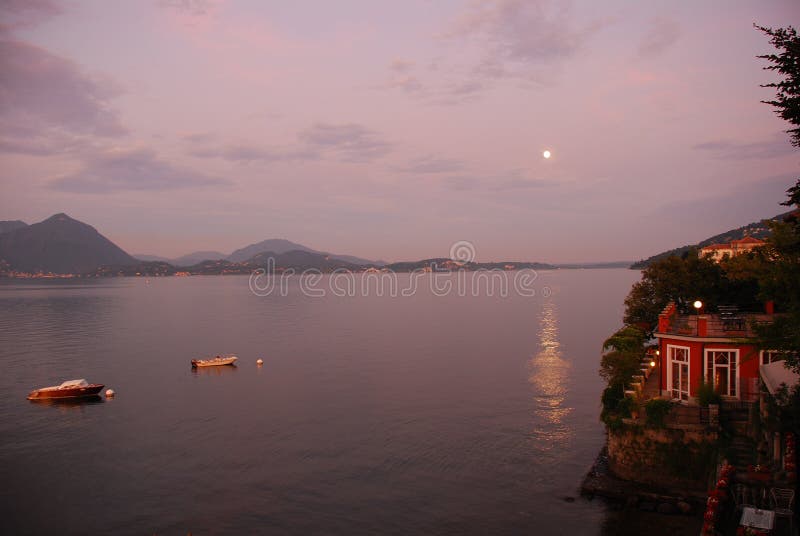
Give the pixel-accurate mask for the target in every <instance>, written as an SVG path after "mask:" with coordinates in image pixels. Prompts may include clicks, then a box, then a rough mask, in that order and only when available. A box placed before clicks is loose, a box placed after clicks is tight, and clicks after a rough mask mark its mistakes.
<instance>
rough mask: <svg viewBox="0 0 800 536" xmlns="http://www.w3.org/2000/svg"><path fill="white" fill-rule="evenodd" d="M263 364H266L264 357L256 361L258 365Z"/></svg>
mask: <svg viewBox="0 0 800 536" xmlns="http://www.w3.org/2000/svg"><path fill="white" fill-rule="evenodd" d="M263 364H264V360H263V359H259V360H258V361H256V365H258V366H259V367H260V366H261V365H263Z"/></svg>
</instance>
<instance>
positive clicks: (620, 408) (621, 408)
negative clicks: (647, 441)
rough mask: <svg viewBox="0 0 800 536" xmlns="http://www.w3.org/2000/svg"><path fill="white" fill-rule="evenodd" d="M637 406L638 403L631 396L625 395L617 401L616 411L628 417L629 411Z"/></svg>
mask: <svg viewBox="0 0 800 536" xmlns="http://www.w3.org/2000/svg"><path fill="white" fill-rule="evenodd" d="M638 407H639V404H638V403H637V402H636V400H634V399H633V397H630V396H625V397H623V398H622V400H620V401H619V404H617V413H619V415H620V417H623V418H626V419H629V418H630V417H631V412H632V411H633V410H634V409H637V408H638Z"/></svg>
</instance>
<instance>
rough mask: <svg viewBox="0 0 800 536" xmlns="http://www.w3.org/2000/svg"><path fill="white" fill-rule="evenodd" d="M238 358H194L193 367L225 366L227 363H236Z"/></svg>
mask: <svg viewBox="0 0 800 536" xmlns="http://www.w3.org/2000/svg"><path fill="white" fill-rule="evenodd" d="M236 360H237V358H235V357H226V358H220V359H192V368H203V367H224V366H226V365H234V366H235V365H236Z"/></svg>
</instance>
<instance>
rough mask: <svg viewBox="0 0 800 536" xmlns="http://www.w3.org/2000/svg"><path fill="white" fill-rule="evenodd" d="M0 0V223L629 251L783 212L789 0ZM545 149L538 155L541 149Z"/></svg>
mask: <svg viewBox="0 0 800 536" xmlns="http://www.w3.org/2000/svg"><path fill="white" fill-rule="evenodd" d="M693 4H694V3H689V2H639V3H634V2H594V1H581V2H579V1H575V2H546V1H535V0H524V1H523V0H494V1H464V2H458V1H436V2H434V1H431V0H420V1H403V2H374V1H368V0H364V1H360V2H355V1H341V2H311V1H305V2H304V1H300V2H278V1H271V2H267V1H255V0H254V1H236V2H234V1H231V2H225V1H212V0H160V1H159V0H153V1H129V2H123V1H119V2H116V1H115V2H107V1H104V0H96V1H66V0H65V1H63V2H58V1H55V0H27V1H23V0H0V6H1V7H0V21H2V22H0V44H2V51H1V52H0V62H2V65H1V66H0V73H2V75H0V121H1V122H2V124H1V125H0V185H2V186H1V188H2V190H1V191H0V193H1V195H0V219H6V220H11V219H21V220H24V221H26V222H28V223H34V222H36V221H40V220H42V219H44V218H46V217H48V216H49V215H51V214H53V213H56V212H66V213H68V214H69V215H70V216H72V217H74V218H77V219H80V220H82V221H85V222H87V223H89V224H91V225H94V226H95V227H96V228H98V230H100V231H101V232H102V233H104V234H105V235H106V236H108V237H109V238H111V239H112V240H113V241H115V242H116V243H117V244H119V245H120V246H121V247H122V248H123V249H125V250H126V251H128V252H131V253H149V254H157V255H163V256H167V257H175V256H178V255H181V254H185V253H188V252H190V251H194V250H201V249H202V250H208V249H213V250H219V251H222V252H226V253H229V252H230V251H232V250H233V249H236V248H239V247H242V246H244V245H247V244H249V243H253V242H257V241H260V240H263V239H266V238H287V239H289V240H293V241H295V242H300V243H303V244H305V245H308V246H310V247H314V248H316V249H320V250H327V251H334V252H338V253H349V254H352V255H358V256H361V257H366V258H374V259H377V258H383V259H386V260H399V259H418V258H424V257H434V256H436V257H440V256H446V255H447V254H448V252H449V248H450V244H452V243H453V242H456V241H458V240H469V241H471V242H472V243H474V244H475V247H476V250H477V255H478V258H477V260H479V261H491V260H500V259H513V260H531V261H543V262H574V261H609V260H625V259H638V258H641V257H646V256H649V255H651V254H654V253H658V252H660V251H662V250H664V249H668V248H672V247H676V246H680V245H684V244H688V243H693V242H697V241H699V240H701V239H704V238H706V237H708V236H710V235H713V234H716V233H718V232H721V231H725V230H727V229H729V228H732V227H738V226H740V225H744V224H746V223H749V222H751V221H754V220H758V219H760V218H765V217H770V216H773V215H775V214H777V213H779V212H782V211H783V210H785V208H784V207H780V206H779V203H780V202H781V201H783V200H784V199H785V194H784V192H785V190H786V188H787V187H789V186H790V185H791V184H793V183H794V181H795V179H796V177H797V176H799V175H800V173H799V171H800V170H799V169H798V158H797V154H798V153H797V150H796V149H792V148H791V146H790V145H789V143H788V137H787V135H786V134H784V133H783V132H782V131H783V130H785V129H786V128H788V127H787V125H786V124H784V123H783V122H782V121H781V120H780V119H779V118H777V117H776V116H775V115H774V113H773V112H772V109H771V108H770V107H769V106H767V105H765V104H761V103H760V102H759V101H760V100H762V99H769V98H771V97H772V93H771V90H769V89H765V88H761V87H759V84H761V83H766V82H768V81H770V80H772V78H771V77H772V75H771V74H770V73H768V72H765V71H763V70H762V67H763V66H764V65H765V63H764V62H763V60H759V59H757V58H755V56H756V55H757V54H763V53H768V52H770V46H769V44H768V41H767V39H766V38H765V37H764V36H763V35H762V34H761V33H760V32H758V31H756V30H755V29H754V28H753V27H752V25H753V23H754V22H756V23H758V24H760V25H766V26H786V25H794V26H798V25H800V4H798V3H797V2H793V1H785V2H778V1H774V2H763V1H753V2H728V1H718V2H703V3H699V4H697V5H693ZM544 149H549V150H551V151H552V153H553V157H552V158H551V159H549V160H545V159H544V158H543V157H542V151H543V150H544Z"/></svg>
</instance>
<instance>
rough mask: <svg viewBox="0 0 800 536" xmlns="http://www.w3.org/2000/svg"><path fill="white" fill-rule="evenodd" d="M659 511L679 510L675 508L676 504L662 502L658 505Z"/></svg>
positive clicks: (672, 512) (666, 512) (672, 511)
mask: <svg viewBox="0 0 800 536" xmlns="http://www.w3.org/2000/svg"><path fill="white" fill-rule="evenodd" d="M657 511H658V513H659V514H674V513H676V512H677V511H678V509H677V508H675V505H674V504H670V503H661V504H659V505H658V509H657Z"/></svg>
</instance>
